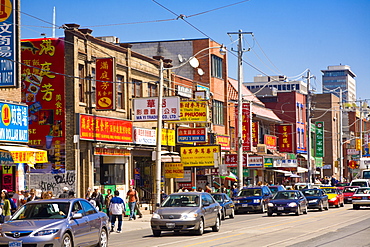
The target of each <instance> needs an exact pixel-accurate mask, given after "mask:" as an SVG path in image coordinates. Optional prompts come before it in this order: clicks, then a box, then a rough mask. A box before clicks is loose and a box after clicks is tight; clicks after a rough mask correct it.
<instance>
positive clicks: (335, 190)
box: [322, 188, 337, 194]
mask: <svg viewBox="0 0 370 247" xmlns="http://www.w3.org/2000/svg"><path fill="white" fill-rule="evenodd" d="M322 190H323V191H325V193H327V194H337V189H333V188H322Z"/></svg>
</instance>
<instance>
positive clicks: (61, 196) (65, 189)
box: [59, 187, 69, 198]
mask: <svg viewBox="0 0 370 247" xmlns="http://www.w3.org/2000/svg"><path fill="white" fill-rule="evenodd" d="M68 191H69V189H68V187H64V188H63V193H62V194H60V195H59V198H68Z"/></svg>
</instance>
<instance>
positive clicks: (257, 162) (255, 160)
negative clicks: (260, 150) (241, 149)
mask: <svg viewBox="0 0 370 247" xmlns="http://www.w3.org/2000/svg"><path fill="white" fill-rule="evenodd" d="M248 167H249V168H260V167H263V157H262V156H249V157H248Z"/></svg>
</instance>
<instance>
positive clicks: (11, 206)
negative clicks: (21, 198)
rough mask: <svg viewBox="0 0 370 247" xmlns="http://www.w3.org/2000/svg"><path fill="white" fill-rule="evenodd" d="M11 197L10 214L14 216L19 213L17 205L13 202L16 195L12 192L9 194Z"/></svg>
mask: <svg viewBox="0 0 370 247" xmlns="http://www.w3.org/2000/svg"><path fill="white" fill-rule="evenodd" d="M8 196H9V202H10V213H11V214H12V215H13V214H14V213H15V211H17V205H16V203H15V201H14V200H13V196H14V193H13V192H10V193H8Z"/></svg>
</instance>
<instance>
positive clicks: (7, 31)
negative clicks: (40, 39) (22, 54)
mask: <svg viewBox="0 0 370 247" xmlns="http://www.w3.org/2000/svg"><path fill="white" fill-rule="evenodd" d="M17 11H19V8H18V1H15V0H5V1H1V3H0V87H15V86H17V83H18V82H17V75H18V69H17V66H18V63H17V62H16V61H17V60H18V50H19V47H18V44H17V40H18V31H17V30H18V20H17V16H18V15H17V13H16V12H17ZM22 49H32V47H28V46H27V47H24V46H23V44H22Z"/></svg>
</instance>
